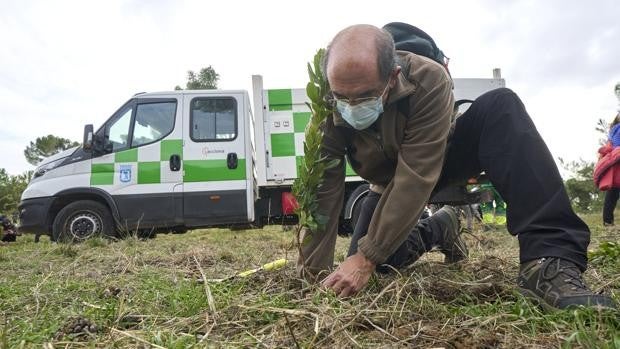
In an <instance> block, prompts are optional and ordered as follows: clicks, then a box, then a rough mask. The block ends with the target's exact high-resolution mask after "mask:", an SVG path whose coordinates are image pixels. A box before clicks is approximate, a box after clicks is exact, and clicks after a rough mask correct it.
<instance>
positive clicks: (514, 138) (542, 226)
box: [349, 88, 590, 271]
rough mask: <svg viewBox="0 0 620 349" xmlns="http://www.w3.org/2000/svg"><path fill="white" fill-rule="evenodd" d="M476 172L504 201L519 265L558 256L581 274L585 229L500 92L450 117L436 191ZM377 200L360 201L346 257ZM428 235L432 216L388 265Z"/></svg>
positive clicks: (512, 101)
mask: <svg viewBox="0 0 620 349" xmlns="http://www.w3.org/2000/svg"><path fill="white" fill-rule="evenodd" d="M481 171H485V172H486V174H487V176H488V177H489V179H490V181H491V183H492V184H493V186H494V187H495V189H496V190H497V191H498V192H499V194H500V195H501V196H502V198H503V199H504V200H505V201H506V204H507V206H508V208H507V212H506V218H507V228H508V231H509V232H510V233H511V234H512V235H516V236H517V237H518V239H519V247H520V249H519V258H520V261H521V263H523V262H527V261H530V260H533V259H538V258H542V257H560V258H563V259H566V260H570V261H572V262H574V263H575V264H577V266H579V268H580V269H581V270H582V271H584V270H585V269H586V267H587V255H586V251H587V248H588V245H589V243H590V230H589V229H588V226H587V225H586V224H585V223H584V222H583V221H582V220H581V219H580V218H579V217H577V215H576V214H575V213H574V211H573V209H572V207H571V205H570V201H569V199H568V195H567V194H566V189H565V188H564V183H563V181H562V178H561V176H560V173H559V171H558V169H557V167H556V165H555V162H554V161H553V157H552V156H551V153H550V152H549V149H548V148H547V145H546V144H545V142H544V141H543V140H542V138H541V137H540V134H539V133H538V131H537V130H536V127H535V126H534V123H533V122H532V119H531V118H530V116H529V115H528V114H527V112H526V110H525V107H524V105H523V103H522V102H521V100H520V99H519V97H518V96H517V95H516V94H515V93H514V92H512V91H511V90H509V89H507V88H500V89H496V90H493V91H489V92H487V93H485V94H483V95H482V96H480V97H478V98H477V99H476V100H475V101H474V103H472V105H471V106H470V107H469V109H468V110H467V111H466V112H465V113H464V114H463V115H461V116H460V117H459V118H457V120H456V125H455V128H454V132H453V133H452V135H451V137H450V142H449V145H448V149H447V153H446V158H445V162H444V166H443V169H442V174H441V177H440V179H439V182H438V183H437V186H436V189H441V188H443V187H445V186H448V185H452V184H457V183H461V184H462V183H465V181H466V180H467V179H468V178H471V177H474V176H476V175H478V174H479V173H480V172H481ZM377 201H378V199H375V200H365V201H364V207H363V211H362V214H361V215H360V219H359V220H358V225H356V227H355V231H354V233H353V241H352V244H351V248H350V250H349V253H350V254H352V253H355V252H356V251H357V240H358V239H359V238H361V237H362V236H364V235H366V232H367V231H368V225H369V224H370V218H371V217H372V214H373V212H374V208H375V207H376V202H377ZM373 202H374V206H373ZM429 220H430V221H429ZM362 223H363V224H362ZM433 230H434V229H433V224H432V217H431V218H428V219H426V220H421V221H420V223H419V224H418V226H417V227H416V228H414V230H413V231H412V232H411V234H410V237H409V239H407V241H405V243H404V244H403V246H401V247H400V248H399V249H398V250H397V251H396V252H395V253H394V254H393V255H392V256H391V257H390V259H389V260H388V262H387V263H388V264H391V265H394V266H398V265H402V264H403V263H404V261H405V260H406V259H409V260H410V259H411V258H412V257H413V256H411V253H410V254H409V255H407V253H405V252H407V251H411V250H412V249H411V248H410V247H411V245H412V243H413V242H416V241H417V242H418V243H419V242H420V240H421V241H422V243H423V244H425V245H424V246H425V247H424V248H427V247H432V246H429V244H432V243H433V241H436V240H437V238H438V237H437V236H436V235H437V234H434V233H433ZM416 236H417V238H416Z"/></svg>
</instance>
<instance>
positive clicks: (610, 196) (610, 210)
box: [603, 188, 620, 224]
mask: <svg viewBox="0 0 620 349" xmlns="http://www.w3.org/2000/svg"><path fill="white" fill-rule="evenodd" d="M619 194H620V189H618V188H611V189H609V190H608V191H606V192H605V204H604V205H603V223H607V224H613V223H614V210H615V209H616V203H618V196H620V195H619Z"/></svg>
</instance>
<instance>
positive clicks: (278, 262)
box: [237, 258, 287, 277]
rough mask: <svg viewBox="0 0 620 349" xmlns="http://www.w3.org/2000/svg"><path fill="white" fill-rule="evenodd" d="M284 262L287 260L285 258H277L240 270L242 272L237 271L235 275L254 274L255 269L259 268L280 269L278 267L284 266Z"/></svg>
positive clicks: (258, 269)
mask: <svg viewBox="0 0 620 349" xmlns="http://www.w3.org/2000/svg"><path fill="white" fill-rule="evenodd" d="M286 262H287V260H286V259H284V258H282V259H278V260H275V261H273V262H269V263H267V264H264V265H263V266H262V267H260V268H256V269H250V270H246V271H242V272H240V273H238V274H237V276H240V277H246V276H248V275H252V274H254V273H256V272H257V271H260V270H268V271H271V270H277V269H280V268H282V267H284V266H285V265H286Z"/></svg>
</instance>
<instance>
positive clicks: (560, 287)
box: [517, 257, 616, 310]
mask: <svg viewBox="0 0 620 349" xmlns="http://www.w3.org/2000/svg"><path fill="white" fill-rule="evenodd" d="M517 283H518V285H519V291H520V292H521V293H522V294H523V295H524V296H526V297H529V298H532V299H533V300H535V301H537V303H539V304H540V305H541V306H542V307H543V308H544V309H545V310H556V309H566V308H570V307H575V306H586V307H603V308H611V309H615V308H616V305H615V303H614V301H613V300H612V299H611V298H610V297H608V296H605V295H602V294H595V293H593V292H592V291H590V289H589V288H588V286H586V284H585V283H584V282H583V279H582V278H581V271H580V270H579V268H578V267H577V265H576V264H575V263H573V262H570V261H568V260H565V259H560V258H557V257H548V258H541V259H537V260H533V261H530V262H526V263H523V264H521V270H520V271H519V278H518V279H517Z"/></svg>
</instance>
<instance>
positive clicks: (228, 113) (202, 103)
mask: <svg viewBox="0 0 620 349" xmlns="http://www.w3.org/2000/svg"><path fill="white" fill-rule="evenodd" d="M190 113H191V114H190V125H191V131H190V137H191V139H192V140H193V141H196V142H206V141H231V140H233V139H235V138H236V137H237V103H236V101H235V99H234V98H230V97H200V98H194V99H193V100H192V102H191V111H190Z"/></svg>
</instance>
